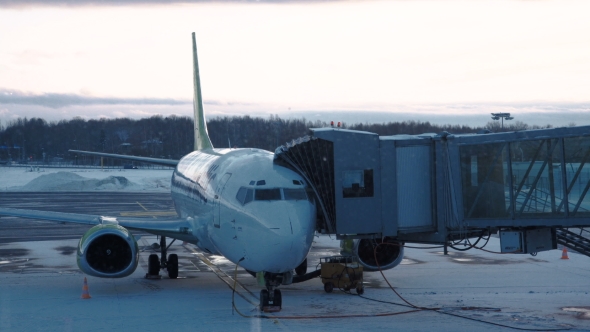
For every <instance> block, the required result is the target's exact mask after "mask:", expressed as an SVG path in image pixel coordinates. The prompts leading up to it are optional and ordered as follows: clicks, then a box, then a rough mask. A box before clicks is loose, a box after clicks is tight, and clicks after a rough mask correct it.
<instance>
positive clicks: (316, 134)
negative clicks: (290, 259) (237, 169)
mask: <svg viewBox="0 0 590 332" xmlns="http://www.w3.org/2000/svg"><path fill="white" fill-rule="evenodd" d="M589 161H590V126H584V127H568V128H555V129H542V130H527V131H519V132H510V133H484V134H466V135H452V134H449V133H446V132H444V133H441V134H423V135H395V136H378V135H377V134H375V133H370V132H363V131H353V130H346V129H341V128H333V127H329V128H314V129H311V135H309V136H305V137H302V138H299V139H296V140H294V141H292V142H290V143H288V144H286V145H283V146H281V147H279V148H277V149H276V151H275V162H277V163H281V164H284V165H287V166H288V167H291V168H292V169H294V170H296V171H297V172H299V173H300V174H301V175H302V176H303V177H304V178H305V179H306V180H307V181H308V183H309V184H310V187H311V190H313V192H314V193H315V197H316V203H317V206H318V223H317V228H318V231H321V232H323V233H327V234H334V235H336V236H337V237H338V238H341V239H346V238H371V237H385V236H387V237H393V238H396V239H398V240H399V241H402V242H419V243H441V244H444V243H447V242H448V241H450V240H453V239H458V238H465V237H472V236H479V234H481V233H482V232H483V231H487V232H496V231H501V232H500V234H501V240H502V242H503V244H502V246H503V248H505V251H511V250H513V249H514V248H516V249H517V250H516V251H519V252H523V253H524V252H537V251H542V250H548V249H552V248H555V247H556V244H557V241H558V240H559V241H560V242H559V243H565V242H568V243H570V244H571V243H572V241H573V242H575V243H578V244H583V243H586V246H587V243H589V241H588V240H586V239H585V238H584V237H582V236H581V235H577V234H574V233H576V232H568V233H567V234H566V233H565V232H564V231H565V230H564V229H565V228H579V227H584V226H590V196H589V195H587V194H588V190H589V189H590V164H588V162H589ZM572 234H573V235H572ZM566 235H567V236H566ZM575 236H578V238H575ZM589 249H590V248H589Z"/></svg>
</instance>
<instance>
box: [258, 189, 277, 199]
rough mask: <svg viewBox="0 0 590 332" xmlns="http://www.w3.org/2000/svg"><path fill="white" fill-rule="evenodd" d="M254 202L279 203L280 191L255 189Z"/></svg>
mask: <svg viewBox="0 0 590 332" xmlns="http://www.w3.org/2000/svg"><path fill="white" fill-rule="evenodd" d="M254 200H256V201H279V200H281V189H279V188H274V189H256V193H255V194H254Z"/></svg>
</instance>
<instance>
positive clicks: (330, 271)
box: [320, 256, 365, 295]
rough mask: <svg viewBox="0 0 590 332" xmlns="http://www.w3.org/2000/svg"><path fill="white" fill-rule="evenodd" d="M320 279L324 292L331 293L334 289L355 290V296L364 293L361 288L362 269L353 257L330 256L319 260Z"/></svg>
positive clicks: (363, 289)
mask: <svg viewBox="0 0 590 332" xmlns="http://www.w3.org/2000/svg"><path fill="white" fill-rule="evenodd" d="M320 265H321V278H322V282H323V283H324V290H325V291H326V292H327V293H331V292H332V290H334V287H337V288H340V289H343V290H345V291H349V290H351V289H352V288H355V289H356V292H357V294H359V295H360V294H362V293H363V292H364V291H365V288H364V287H363V267H362V266H361V265H360V264H359V263H358V261H357V260H356V257H355V256H331V257H322V258H320Z"/></svg>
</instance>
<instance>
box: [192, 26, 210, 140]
mask: <svg viewBox="0 0 590 332" xmlns="http://www.w3.org/2000/svg"><path fill="white" fill-rule="evenodd" d="M193 83H194V87H195V95H194V97H193V108H194V111H195V119H194V121H195V151H197V150H204V149H213V144H212V143H211V139H210V138H209V134H208V133H207V124H206V123H205V112H204V110H203V98H202V97H201V79H200V77H199V61H198V59H197V41H196V39H195V33H194V32H193Z"/></svg>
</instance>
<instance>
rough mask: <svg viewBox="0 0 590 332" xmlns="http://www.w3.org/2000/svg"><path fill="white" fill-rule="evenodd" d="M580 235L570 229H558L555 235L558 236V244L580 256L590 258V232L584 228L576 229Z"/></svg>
mask: <svg viewBox="0 0 590 332" xmlns="http://www.w3.org/2000/svg"><path fill="white" fill-rule="evenodd" d="M576 230H579V234H576V233H574V232H572V231H570V230H569V229H565V228H556V229H555V234H556V236H557V243H558V244H561V245H563V246H565V247H568V248H570V249H572V250H575V251H576V252H579V253H580V254H583V255H586V256H590V239H589V238H588V237H587V236H589V235H590V231H588V230H586V229H584V228H576Z"/></svg>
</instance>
